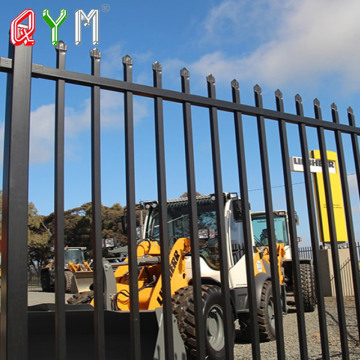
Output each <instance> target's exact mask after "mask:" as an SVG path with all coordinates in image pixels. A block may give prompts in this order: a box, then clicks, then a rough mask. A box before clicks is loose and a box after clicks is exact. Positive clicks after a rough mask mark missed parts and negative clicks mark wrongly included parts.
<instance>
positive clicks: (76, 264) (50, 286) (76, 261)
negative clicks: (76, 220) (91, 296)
mask: <svg viewBox="0 0 360 360" xmlns="http://www.w3.org/2000/svg"><path fill="white" fill-rule="evenodd" d="M85 250H86V248H85V247H69V246H66V247H65V249H64V260H65V263H64V274H65V291H66V292H68V293H72V294H76V293H78V292H81V291H85V290H87V289H89V286H90V285H91V284H92V282H93V271H92V269H91V267H90V265H89V263H88V262H87V261H86V260H85ZM40 279H41V287H42V290H43V291H54V285H55V266H54V261H51V262H49V264H47V265H46V266H45V267H43V268H42V269H41V273H40Z"/></svg>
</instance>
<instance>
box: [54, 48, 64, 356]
mask: <svg viewBox="0 0 360 360" xmlns="http://www.w3.org/2000/svg"><path fill="white" fill-rule="evenodd" d="M66 50H67V46H66V45H65V43H64V42H63V41H59V43H58V44H57V46H56V53H57V59H56V67H57V68H59V69H65V55H66ZM64 121H65V81H64V80H58V81H57V82H56V101H55V203H54V207H55V209H54V210H55V240H54V241H55V264H54V265H55V309H56V311H55V357H56V359H57V360H65V359H66V321H65V274H64V261H65V259H64V257H65V256H64V245H65V244H64V136H65V130H64V126H65V125H64Z"/></svg>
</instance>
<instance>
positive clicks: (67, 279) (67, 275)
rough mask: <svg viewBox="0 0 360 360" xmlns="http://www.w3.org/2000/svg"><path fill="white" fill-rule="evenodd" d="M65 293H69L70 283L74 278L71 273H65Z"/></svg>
mask: <svg viewBox="0 0 360 360" xmlns="http://www.w3.org/2000/svg"><path fill="white" fill-rule="evenodd" d="M64 274H65V292H67V293H71V283H72V279H73V277H74V274H73V273H72V272H71V271H67V270H66V271H65V272H64Z"/></svg>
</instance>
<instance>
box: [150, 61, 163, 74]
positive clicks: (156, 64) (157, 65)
mask: <svg viewBox="0 0 360 360" xmlns="http://www.w3.org/2000/svg"><path fill="white" fill-rule="evenodd" d="M152 68H153V70H154V71H157V72H161V71H162V66H161V64H160V63H159V62H158V61H155V62H154V63H153V64H152Z"/></svg>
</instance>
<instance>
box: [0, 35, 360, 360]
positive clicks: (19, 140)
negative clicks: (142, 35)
mask: <svg viewBox="0 0 360 360" xmlns="http://www.w3.org/2000/svg"><path fill="white" fill-rule="evenodd" d="M56 50H57V66H56V68H51V67H46V66H43V65H39V64H33V63H32V47H31V46H28V47H26V46H17V47H14V46H12V45H10V48H9V56H8V58H4V57H1V58H0V71H1V72H6V73H7V74H8V80H7V100H6V120H5V150H4V154H5V156H4V183H3V227H2V288H1V352H0V357H1V359H4V360H5V359H17V360H19V359H21V360H24V359H27V358H28V356H29V353H28V348H29V346H30V344H29V343H28V340H27V339H28V308H27V266H26V264H27V221H28V217H27V216H28V213H27V209H28V171H29V127H30V123H29V118H30V93H31V79H32V78H40V79H45V80H49V81H53V82H54V83H55V84H56V93H55V107H56V110H55V111H56V115H55V169H54V170H55V184H54V186H55V198H54V204H55V219H56V227H55V263H56V264H58V266H56V289H55V299H56V303H55V310H54V312H55V321H54V323H53V324H54V326H55V340H54V342H55V353H56V358H57V359H66V358H67V353H66V348H67V340H68V339H67V337H66V332H67V330H68V328H67V327H66V317H65V311H66V310H65V304H64V286H65V285H64V269H63V267H62V266H60V264H64V254H63V251H62V249H63V248H64V161H65V160H64V109H65V96H64V89H65V84H75V85H78V86H82V87H87V88H90V89H91V149H92V157H91V164H92V170H91V172H92V177H91V187H92V209H93V212H92V230H93V231H92V248H93V254H94V294H95V295H94V296H95V308H94V321H93V324H94V330H93V334H94V349H95V352H94V357H95V358H96V359H105V358H106V357H105V356H106V346H105V331H106V328H105V322H104V299H103V282H102V276H103V274H102V271H103V269H102V258H101V251H102V249H101V195H100V194H101V182H100V179H101V169H100V130H101V129H100V90H104V89H105V90H109V91H113V92H117V93H122V94H123V96H124V104H125V114H124V118H125V158H126V206H127V214H128V216H127V221H128V224H127V228H128V239H129V267H130V284H131V286H130V289H131V293H130V298H131V312H130V322H129V333H130V339H131V341H130V343H129V347H130V353H131V358H132V359H141V358H142V354H141V347H140V346H138V341H139V339H140V334H141V333H140V331H141V326H142V324H141V323H140V316H139V304H138V288H137V259H136V213H135V212H136V204H135V202H136V201H135V200H136V198H135V180H134V179H135V167H134V159H135V155H134V106H133V98H134V96H140V97H147V98H150V99H153V101H154V118H155V134H156V139H155V142H156V167H157V191H158V202H159V209H160V210H159V211H160V245H161V249H162V254H163V255H164V256H162V257H161V261H162V268H163V269H168V268H169V260H168V256H167V255H166V254H168V252H169V245H168V241H167V223H166V209H167V205H166V201H167V197H166V189H167V177H166V172H165V147H164V116H163V102H164V101H165V100H166V101H168V102H172V103H178V104H181V105H182V114H183V125H184V137H185V158H186V177H187V192H188V196H189V208H190V214H191V216H190V218H191V220H190V223H191V224H195V223H196V217H197V213H196V202H195V196H196V184H195V166H194V143H193V136H192V129H193V126H192V108H193V107H201V108H205V109H207V110H208V111H209V121H210V130H211V151H212V165H213V181H214V188H215V198H216V209H217V213H218V214H219V217H218V231H219V238H220V244H221V245H220V264H221V265H220V271H221V279H222V281H221V291H222V294H223V295H224V296H223V297H224V314H225V339H226V341H225V343H226V359H232V358H233V357H234V355H233V348H232V346H231V343H232V342H231V341H230V338H231V336H232V331H231V323H230V322H231V304H230V296H229V283H228V272H229V269H228V267H227V257H226V254H227V248H226V243H225V241H221V239H225V236H226V234H225V232H226V229H225V223H224V217H223V216H221V214H223V208H222V194H223V190H224V189H223V178H222V168H221V157H220V140H219V120H218V113H219V112H226V113H231V114H232V115H233V120H234V123H233V126H234V133H235V137H236V157H237V166H238V182H239V188H240V193H241V197H242V199H243V201H242V207H243V208H242V212H243V214H245V215H244V217H245V218H244V227H243V229H244V235H245V239H246V242H245V254H246V257H247V281H248V296H249V306H250V319H251V322H252V323H253V324H254V323H255V322H256V320H257V317H256V316H257V315H256V300H255V282H254V277H253V276H252V274H253V273H254V268H253V263H252V260H251V259H252V245H251V228H250V227H249V226H248V224H250V218H249V211H250V209H249V195H248V182H247V170H248V168H247V166H246V157H245V149H244V134H243V122H242V117H243V115H246V116H248V117H250V118H252V119H253V120H254V121H255V122H256V124H257V129H258V141H259V148H260V158H261V171H262V175H261V176H262V182H263V188H264V202H265V208H266V211H267V224H268V229H269V233H270V235H269V236H270V239H273V240H274V239H275V235H274V226H273V198H272V188H271V182H270V169H269V156H268V147H267V136H266V131H265V120H267V119H271V120H273V121H275V122H276V123H277V124H278V130H279V137H280V146H281V152H282V166H283V178H284V182H285V192H286V206H287V210H288V213H289V214H290V216H289V218H290V223H289V227H290V228H289V230H290V236H291V238H293V239H296V238H297V233H296V224H295V220H293V219H295V216H294V215H295V209H294V195H293V187H292V183H291V173H290V168H289V146H288V138H287V124H294V125H295V126H297V128H298V136H299V141H300V144H301V153H302V158H303V162H304V169H305V170H304V180H305V189H306V202H307V208H308V218H309V227H310V236H311V243H312V249H313V262H314V269H315V280H316V284H317V285H316V292H317V299H318V315H319V328H320V335H321V347H322V357H323V358H324V359H328V358H329V357H330V355H329V344H328V338H327V324H326V317H325V306H324V297H323V293H322V287H321V281H319V280H320V278H319V262H318V258H319V247H318V243H319V239H318V232H317V225H316V215H315V207H314V201H313V199H314V194H313V188H312V179H311V173H310V170H309V169H310V166H309V159H308V154H309V149H308V140H307V132H306V130H307V128H315V129H316V132H317V138H318V142H319V147H320V152H321V157H322V158H323V159H324V158H326V149H327V148H326V141H325V136H324V133H325V131H328V132H330V133H332V134H333V136H334V137H335V141H336V148H337V154H338V160H339V168H340V176H341V183H342V191H343V198H344V204H345V215H346V225H347V231H348V240H349V248H350V254H351V264H352V274H353V278H354V292H355V293H356V294H359V293H360V292H359V291H360V283H359V271H358V255H357V251H356V242H355V235H354V225H353V216H352V209H351V203H350V199H349V187H348V183H347V176H346V174H347V172H346V167H345V160H344V149H343V144H342V134H348V135H350V137H351V140H352V151H353V158H354V162H355V166H356V174H357V181H358V185H359V182H360V153H359V145H358V137H359V135H360V129H359V128H358V127H356V125H355V119H354V115H353V112H352V110H351V109H349V110H348V114H347V116H348V121H349V124H341V123H340V122H339V117H338V112H337V108H336V106H335V105H333V106H332V108H331V110H332V121H325V120H323V119H322V115H321V108H320V104H319V102H318V101H317V100H316V101H314V111H315V115H314V117H306V116H304V113H303V104H302V99H301V97H300V96H296V98H295V105H296V114H290V113H286V112H284V105H283V98H282V94H281V92H280V91H277V92H276V94H275V102H276V110H270V109H266V108H264V107H263V99H262V92H261V88H260V87H259V86H255V88H254V97H255V106H251V105H245V104H242V103H241V102H240V92H239V84H238V82H237V81H236V80H234V81H232V83H231V91H232V100H231V101H224V100H219V99H217V98H216V93H215V90H216V88H215V79H214V77H213V76H208V77H207V79H206V80H207V91H208V96H207V97H204V96H198V95H193V94H191V93H190V87H189V83H190V79H189V72H188V71H187V70H186V69H183V70H182V71H181V91H180V92H177V91H170V90H165V89H163V88H162V68H161V65H160V64H159V63H154V64H153V86H145V85H140V84H135V83H133V82H132V66H133V63H132V59H131V58H130V57H128V56H125V57H124V58H123V66H124V80H123V81H120V80H115V79H108V78H104V77H101V76H99V74H100V58H101V56H100V53H99V51H97V50H93V51H92V52H91V64H92V65H91V69H92V71H91V75H88V74H84V73H78V72H72V71H67V70H65V54H66V46H65V45H64V44H63V43H61V42H60V43H59V45H58V46H57V48H56ZM19 104H21V105H19ZM323 174H324V185H325V193H326V200H327V204H328V218H329V224H330V225H329V228H330V237H331V244H332V245H335V244H336V243H337V239H336V231H335V219H334V213H333V206H332V197H331V188H330V181H329V171H328V168H327V166H325V165H323ZM193 228H194V226H192V229H193ZM197 237H198V234H196V233H195V232H194V231H193V230H192V232H191V245H192V248H193V249H197V247H196V246H195V244H196V239H197ZM269 247H270V257H271V259H272V261H271V270H272V273H277V268H276V266H277V265H276V264H277V262H276V258H277V254H276V246H275V241H270V245H269ZM194 255H196V252H195V250H194ZM194 258H195V260H193V262H192V272H193V283H194V299H195V317H196V319H201V318H202V317H201V316H202V313H201V293H200V288H201V286H199V285H200V284H201V278H200V263H199V258H198V257H196V256H194ZM292 258H293V264H294V265H293V276H294V280H295V284H296V286H295V294H297V295H296V297H295V302H296V306H297V309H298V311H297V322H298V335H299V349H300V355H301V358H302V359H307V358H308V346H307V337H306V326H305V317H304V311H303V305H302V296H301V291H300V285H299V284H300V277H299V276H300V274H299V255H298V247H297V243H296V242H295V243H294V244H293V247H292ZM332 260H333V264H334V269H335V271H334V278H335V287H336V297H337V304H338V306H337V309H338V323H339V331H340V340H341V350H342V357H343V358H344V359H348V358H349V349H348V339H347V329H346V319H345V311H344V301H343V296H342V291H341V288H342V286H341V276H340V264H339V259H338V252H337V246H332ZM169 276H170V275H169V271H164V272H163V280H162V281H163V282H162V288H163V298H164V308H163V311H164V320H163V321H164V328H165V333H164V334H165V335H164V346H165V353H166V359H173V358H174V349H173V342H172V341H171V340H172V337H173V331H172V317H171V314H172V308H171V291H170V278H169ZM272 282H273V289H274V301H275V304H276V306H275V322H276V345H277V346H276V347H277V356H278V358H279V359H285V358H286V353H285V350H284V349H285V347H284V329H283V322H282V308H281V298H280V290H279V280H278V278H277V277H273V279H272ZM355 300H356V310H357V319H358V321H357V324H358V327H359V330H360V297H358V296H357V297H356V299H355ZM196 324H197V325H196V331H197V334H198V358H199V359H204V358H205V339H204V327H203V326H204V325H203V323H202V322H201V321H197V322H196ZM251 331H252V333H251V335H252V339H253V342H252V351H253V358H254V359H260V356H261V352H260V345H259V334H258V333H257V331H256V326H254V327H252V330H251ZM19 339H21V346H19ZM119 357H121V354H120V353H119Z"/></svg>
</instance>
